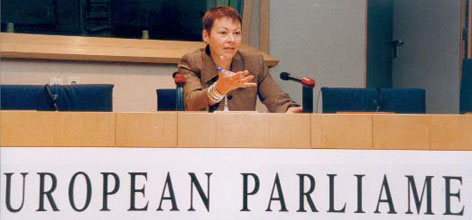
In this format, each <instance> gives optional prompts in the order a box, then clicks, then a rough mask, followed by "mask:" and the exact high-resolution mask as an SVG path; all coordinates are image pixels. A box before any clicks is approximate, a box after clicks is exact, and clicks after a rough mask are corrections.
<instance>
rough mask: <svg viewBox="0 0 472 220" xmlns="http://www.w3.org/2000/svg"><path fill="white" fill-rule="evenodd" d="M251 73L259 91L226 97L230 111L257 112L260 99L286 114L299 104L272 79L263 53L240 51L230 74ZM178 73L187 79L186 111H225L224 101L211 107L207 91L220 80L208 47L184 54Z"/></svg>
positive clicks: (272, 109)
mask: <svg viewBox="0 0 472 220" xmlns="http://www.w3.org/2000/svg"><path fill="white" fill-rule="evenodd" d="M242 70H248V71H249V74H251V75H254V79H253V80H252V82H255V83H257V88H239V89H236V90H233V91H231V92H229V93H228V94H227V99H228V108H229V110H230V111H254V110H255V109H256V99H257V96H259V98H260V100H261V102H262V103H264V105H265V106H267V109H268V110H269V111H270V112H285V111H287V108H288V107H289V106H292V105H296V103H295V102H294V101H293V100H292V99H291V98H290V97H289V96H288V95H287V93H285V92H283V91H282V90H281V89H280V88H279V87H278V85H277V83H276V82H275V81H274V80H273V79H272V78H271V76H270V74H269V71H268V68H267V66H266V65H265V64H264V59H263V56H262V54H261V53H258V52H247V51H246V52H245V51H239V52H238V53H237V54H236V55H235V57H234V58H233V62H232V63H231V71H233V72H237V71H242ZM178 71H179V73H181V74H183V75H184V76H185V80H186V82H185V84H184V102H185V109H186V110H187V111H214V110H223V108H224V104H223V103H224V100H223V101H221V102H220V103H218V104H216V105H214V106H212V107H208V99H207V90H208V87H209V86H210V85H212V84H213V83H214V82H215V81H216V80H217V79H218V74H217V73H216V70H215V63H214V62H213V60H212V59H211V56H210V54H209V48H208V47H207V48H205V49H203V48H202V49H200V50H197V51H194V52H191V53H188V54H186V55H184V57H183V58H182V59H181V60H180V63H179V64H178Z"/></svg>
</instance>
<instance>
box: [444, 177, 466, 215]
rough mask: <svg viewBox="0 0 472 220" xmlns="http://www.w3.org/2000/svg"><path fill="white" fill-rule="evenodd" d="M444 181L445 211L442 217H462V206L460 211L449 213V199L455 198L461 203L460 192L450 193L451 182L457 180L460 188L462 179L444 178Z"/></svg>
mask: <svg viewBox="0 0 472 220" xmlns="http://www.w3.org/2000/svg"><path fill="white" fill-rule="evenodd" d="M443 178H444V180H445V181H446V211H445V212H444V215H459V216H463V215H464V206H462V209H461V211H459V212H452V211H451V197H456V198H457V200H459V202H460V201H461V190H460V189H458V190H457V192H456V193H451V180H457V181H459V183H460V184H461V186H462V177H459V176H444V177H443Z"/></svg>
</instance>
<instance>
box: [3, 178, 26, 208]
mask: <svg viewBox="0 0 472 220" xmlns="http://www.w3.org/2000/svg"><path fill="white" fill-rule="evenodd" d="M4 174H5V176H6V181H7V183H6V193H5V201H6V203H7V204H6V205H7V210H8V211H10V212H19V211H21V209H22V208H23V205H24V204H25V182H26V175H28V173H21V175H22V176H23V192H22V196H21V205H20V207H18V208H13V206H12V205H11V176H12V175H13V173H4Z"/></svg>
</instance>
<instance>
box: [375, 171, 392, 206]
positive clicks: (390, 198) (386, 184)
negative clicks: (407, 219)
mask: <svg viewBox="0 0 472 220" xmlns="http://www.w3.org/2000/svg"><path fill="white" fill-rule="evenodd" d="M384 189H385V194H386V196H387V198H386V199H382V194H383V191H384ZM381 202H386V203H388V207H389V209H390V210H389V211H388V214H397V212H395V207H394V205H393V199H392V195H391V193H390V188H389V187H388V180H387V175H384V179H383V183H382V189H381V190H380V194H379V200H378V202H377V208H376V209H375V212H374V213H376V214H379V213H380V212H379V206H380V203H381Z"/></svg>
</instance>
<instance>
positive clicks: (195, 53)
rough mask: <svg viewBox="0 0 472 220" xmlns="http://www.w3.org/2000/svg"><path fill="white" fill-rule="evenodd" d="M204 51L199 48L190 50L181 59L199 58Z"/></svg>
mask: <svg viewBox="0 0 472 220" xmlns="http://www.w3.org/2000/svg"><path fill="white" fill-rule="evenodd" d="M204 53H205V49H203V48H200V49H197V50H194V51H192V52H189V53H186V54H184V56H183V57H182V59H191V60H193V59H197V58H201V57H202V55H203V54H204Z"/></svg>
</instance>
